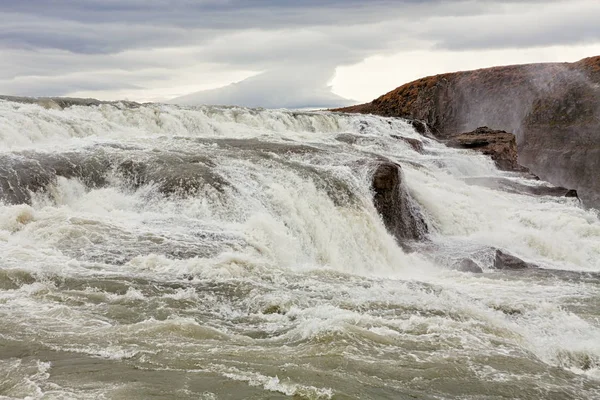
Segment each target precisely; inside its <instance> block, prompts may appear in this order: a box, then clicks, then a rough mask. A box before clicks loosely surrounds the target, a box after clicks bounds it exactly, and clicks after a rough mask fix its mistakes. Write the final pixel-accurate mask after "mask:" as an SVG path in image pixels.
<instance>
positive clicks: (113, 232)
mask: <svg viewBox="0 0 600 400" xmlns="http://www.w3.org/2000/svg"><path fill="white" fill-rule="evenodd" d="M403 138H409V139H416V140H418V141H421V142H422V145H423V148H424V149H423V151H422V152H419V151H417V150H418V148H415V147H413V146H411V143H410V142H407V141H406V140H404V139H403ZM413 144H414V141H413ZM0 149H1V151H0V195H1V197H2V200H1V201H2V202H1V203H0V397H1V396H5V397H6V398H42V397H43V398H92V399H96V398H122V399H133V398H140V399H145V398H149V397H152V396H154V397H157V398H204V399H245V398H279V397H281V398H284V397H288V396H296V397H297V398H340V399H342V398H394V399H400V398H421V399H454V398H463V399H506V398H519V399H542V398H543V399H592V398H600V308H599V306H600V290H599V289H600V221H599V219H598V214H597V212H596V211H595V210H586V209H585V208H583V207H582V206H581V205H580V204H579V202H578V200H577V199H573V198H564V197H551V196H532V195H529V194H526V192H527V191H526V190H524V191H521V192H520V191H519V190H515V191H506V190H501V189H499V188H498V187H494V185H490V184H489V183H490V182H496V181H498V180H499V179H502V180H504V181H506V182H512V183H513V184H514V185H515V187H522V188H527V187H529V188H531V187H534V186H536V187H537V186H543V185H545V183H543V182H539V181H533V180H528V179H525V178H523V177H521V176H519V175H516V174H511V173H507V172H501V171H498V170H497V169H496V168H495V167H494V165H493V163H492V162H491V161H490V160H489V159H487V158H486V157H484V156H481V155H477V154H475V153H472V152H469V151H465V150H456V149H449V148H446V147H445V146H443V145H441V144H439V143H437V142H436V141H434V140H431V139H428V138H427V137H423V136H421V135H419V134H418V133H417V132H415V131H414V129H413V128H412V127H411V125H410V124H408V123H407V122H405V121H402V120H396V119H385V118H379V117H369V116H351V115H336V114H331V113H294V112H289V111H276V110H248V109H240V108H223V107H220V108H219V107H200V108H179V107H175V106H163V105H144V106H141V107H136V108H132V107H130V106H124V105H120V104H103V105H94V106H89V107H87V106H73V107H70V108H66V109H64V110H63V109H52V108H43V107H41V106H39V105H37V104H21V103H15V102H10V101H0ZM381 160H387V161H388V162H392V163H397V164H399V165H401V167H402V185H404V186H403V190H405V191H406V192H407V195H406V196H408V197H407V198H409V200H410V201H411V202H413V203H414V204H413V205H414V206H415V209H416V210H417V211H418V213H419V215H420V218H422V219H423V220H424V222H425V224H426V225H427V234H426V238H425V239H423V240H420V241H417V242H410V241H409V242H407V243H402V244H403V245H404V246H399V244H398V243H397V240H396V238H395V237H394V236H392V235H391V234H390V233H388V231H387V230H386V225H385V223H384V221H383V220H382V217H381V216H380V215H379V214H378V210H377V208H376V207H375V205H374V203H373V196H374V193H373V188H372V176H373V174H374V168H375V167H374V165H376V163H377V162H380V161H381ZM411 204H412V203H411ZM403 247H404V248H403ZM495 249H502V250H503V251H506V252H509V253H511V254H514V255H516V256H518V257H520V258H522V259H523V260H526V261H528V262H531V263H534V264H536V265H538V266H541V267H542V268H543V269H535V270H522V271H499V270H493V269H492V266H493V261H494V260H493V258H494V252H495ZM465 258H469V259H471V260H472V261H474V262H475V263H476V264H477V265H478V266H479V267H481V268H482V269H483V271H484V273H482V274H475V273H465V272H458V271H455V270H452V268H453V266H454V265H456V263H457V262H459V261H460V260H462V259H465Z"/></svg>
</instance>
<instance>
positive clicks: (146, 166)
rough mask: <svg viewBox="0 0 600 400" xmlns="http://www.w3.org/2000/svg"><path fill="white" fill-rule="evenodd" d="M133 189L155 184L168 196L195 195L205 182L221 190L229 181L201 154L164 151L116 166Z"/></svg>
mask: <svg viewBox="0 0 600 400" xmlns="http://www.w3.org/2000/svg"><path fill="white" fill-rule="evenodd" d="M116 171H117V173H119V174H120V175H121V176H122V177H123V178H124V179H125V181H126V182H127V184H129V185H131V186H133V187H134V188H137V187H140V186H142V185H148V184H154V185H156V187H157V189H158V191H159V192H160V193H163V194H165V195H193V194H195V193H197V192H198V191H199V190H201V189H202V188H203V187H204V186H205V185H208V186H211V187H212V188H214V189H216V190H217V191H219V192H221V191H222V190H223V189H224V187H225V186H227V182H226V181H225V180H224V179H223V178H222V177H221V176H220V175H218V174H217V173H216V172H214V171H213V169H212V164H211V163H210V161H208V160H204V159H203V158H202V157H198V156H189V155H177V154H162V155H158V156H154V157H150V158H147V159H144V160H125V161H123V162H121V163H120V164H119V165H118V166H117V168H116Z"/></svg>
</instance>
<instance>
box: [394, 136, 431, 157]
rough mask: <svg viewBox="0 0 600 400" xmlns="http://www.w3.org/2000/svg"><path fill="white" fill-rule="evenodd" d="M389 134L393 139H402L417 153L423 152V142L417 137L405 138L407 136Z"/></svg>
mask: <svg viewBox="0 0 600 400" xmlns="http://www.w3.org/2000/svg"><path fill="white" fill-rule="evenodd" d="M390 136H391V137H393V138H394V139H399V140H402V141H403V142H406V143H407V144H409V145H410V147H412V148H413V150H414V151H416V152H417V153H423V150H424V149H423V142H421V141H420V140H419V139H413V138H407V137H404V136H398V135H390Z"/></svg>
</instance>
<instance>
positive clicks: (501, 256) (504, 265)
mask: <svg viewBox="0 0 600 400" xmlns="http://www.w3.org/2000/svg"><path fill="white" fill-rule="evenodd" d="M494 268H495V269H508V270H518V269H530V268H539V267H538V266H537V265H535V264H531V263H528V262H526V261H523V260H521V259H520V258H519V257H515V256H513V255H512V254H508V253H506V252H504V251H502V250H496V258H495V259H494Z"/></svg>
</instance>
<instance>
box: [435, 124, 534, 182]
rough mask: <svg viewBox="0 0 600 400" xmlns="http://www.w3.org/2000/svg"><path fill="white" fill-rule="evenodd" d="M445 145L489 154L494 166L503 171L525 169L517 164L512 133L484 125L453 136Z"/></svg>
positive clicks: (514, 140)
mask: <svg viewBox="0 0 600 400" xmlns="http://www.w3.org/2000/svg"><path fill="white" fill-rule="evenodd" d="M446 145H447V146H450V147H456V148H462V149H473V150H477V151H479V152H481V153H483V154H485V155H488V156H490V157H491V158H492V160H494V162H495V163H496V166H497V167H498V168H499V169H502V170H505V171H519V172H526V171H527V169H526V168H524V167H522V166H520V165H519V162H518V155H517V141H516V139H515V135H513V134H512V133H508V132H505V131H497V130H493V129H490V128H488V127H487V126H484V127H480V128H477V129H475V130H474V131H472V132H466V133H461V134H460V135H457V136H454V137H453V138H452V139H450V140H449V141H448V142H447V143H446Z"/></svg>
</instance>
